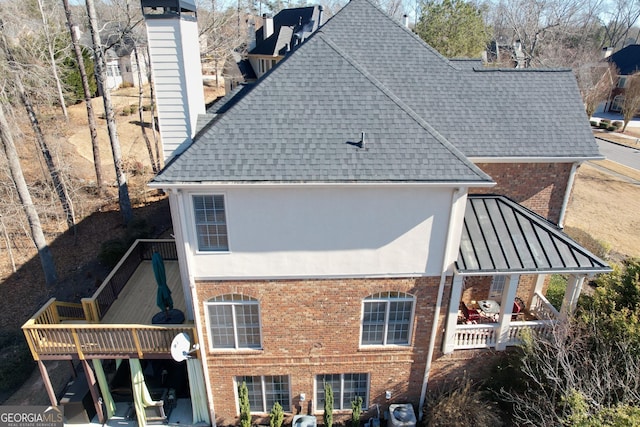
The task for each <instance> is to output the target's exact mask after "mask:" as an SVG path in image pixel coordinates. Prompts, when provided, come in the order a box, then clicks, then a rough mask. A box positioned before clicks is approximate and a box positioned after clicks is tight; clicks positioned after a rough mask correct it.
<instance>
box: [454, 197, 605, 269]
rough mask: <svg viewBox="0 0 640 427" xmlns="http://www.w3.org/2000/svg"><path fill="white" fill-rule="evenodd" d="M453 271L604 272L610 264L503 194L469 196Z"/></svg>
mask: <svg viewBox="0 0 640 427" xmlns="http://www.w3.org/2000/svg"><path fill="white" fill-rule="evenodd" d="M456 267H457V270H458V272H459V274H463V275H464V274H466V275H473V274H476V275H477V274H496V273H498V274H500V273H502V274H508V273H518V274H521V273H584V274H593V273H605V272H609V271H611V267H609V265H607V264H606V263H605V262H604V261H602V260H601V259H599V258H598V257H597V256H595V255H593V254H592V253H590V252H589V251H588V250H586V249H585V248H583V247H582V246H580V245H579V244H578V243H576V242H575V241H573V240H572V239H571V238H570V237H569V236H567V235H566V234H564V233H563V232H561V231H560V230H559V229H558V228H557V227H556V226H555V225H554V224H552V223H550V222H549V221H547V220H546V219H544V218H542V217H541V216H539V215H537V214H535V213H534V212H532V211H530V210H528V209H526V208H524V207H523V206H521V205H519V204H518V203H515V202H514V201H512V200H510V199H508V198H506V197H503V196H485V195H482V196H480V195H478V196H469V198H468V199H467V208H466V211H465V215H464V228H463V230H462V239H461V241H460V252H459V253H458V261H457V262H456Z"/></svg>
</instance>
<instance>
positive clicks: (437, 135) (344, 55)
mask: <svg viewBox="0 0 640 427" xmlns="http://www.w3.org/2000/svg"><path fill="white" fill-rule="evenodd" d="M364 1H368V0H364ZM316 34H317V38H319V39H320V40H322V41H324V42H325V43H326V44H327V45H328V46H329V47H331V49H333V50H334V51H335V52H336V53H337V54H338V55H340V56H341V57H342V58H343V59H344V60H345V61H347V62H348V63H349V64H351V66H353V67H354V68H355V69H356V70H357V71H358V72H359V73H360V74H362V75H363V76H364V77H365V78H366V79H367V80H369V81H370V82H371V83H372V84H373V85H374V86H375V87H376V88H378V90H380V91H381V92H382V93H384V94H385V95H386V96H387V97H388V98H389V99H390V100H391V101H392V102H393V103H394V104H396V105H397V106H398V107H400V109H401V110H402V111H404V112H405V113H406V114H407V115H408V116H409V117H411V118H412V119H413V120H414V121H415V122H416V123H418V125H420V126H421V127H422V128H423V129H424V130H426V131H427V132H429V133H430V134H431V135H432V136H433V137H434V138H435V139H436V140H437V141H438V142H439V143H440V144H442V145H443V146H444V147H445V148H446V149H447V150H448V151H449V152H451V154H453V155H454V156H456V157H457V158H458V159H459V160H460V161H462V162H463V163H464V164H465V165H467V167H469V168H470V169H471V170H472V171H474V172H475V173H476V174H478V175H479V176H480V177H484V178H486V179H488V180H489V181H493V179H491V177H490V176H489V175H487V174H486V173H485V172H483V171H482V170H481V169H480V168H479V167H477V166H476V165H475V164H473V163H472V162H471V161H470V160H469V158H467V156H465V155H464V154H463V153H462V151H460V150H458V149H457V148H456V147H455V146H454V145H453V144H452V143H451V142H449V141H448V140H447V139H446V138H445V137H444V136H442V134H441V133H440V132H438V131H437V130H436V129H435V128H434V127H433V126H431V125H430V124H429V123H428V122H427V121H426V120H425V119H423V118H422V117H421V116H420V115H419V114H418V113H416V112H415V111H414V110H413V109H412V108H411V107H409V105H407V104H406V103H405V102H404V101H402V99H400V98H399V97H398V96H397V95H396V94H394V93H393V92H392V91H391V90H390V89H389V88H387V87H386V86H385V85H384V84H382V82H380V81H379V80H378V79H376V78H375V77H374V76H373V75H372V74H370V73H369V72H368V71H367V70H365V69H364V67H362V66H361V65H360V64H359V63H358V62H357V61H356V60H355V59H353V58H351V57H350V56H349V55H348V54H347V53H346V52H344V51H343V50H342V49H340V47H339V46H338V45H336V44H335V43H334V42H333V41H332V40H331V39H330V37H329V36H327V35H326V34H324V33H323V32H322V31H321V30H318V31H317V32H316Z"/></svg>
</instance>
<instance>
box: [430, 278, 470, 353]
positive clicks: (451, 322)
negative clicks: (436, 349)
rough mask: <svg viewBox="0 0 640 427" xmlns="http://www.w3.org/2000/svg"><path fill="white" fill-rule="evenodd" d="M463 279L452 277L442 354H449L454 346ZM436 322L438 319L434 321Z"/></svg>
mask: <svg viewBox="0 0 640 427" xmlns="http://www.w3.org/2000/svg"><path fill="white" fill-rule="evenodd" d="M463 281H464V277H463V276H460V275H458V274H454V275H453V283H452V284H451V298H449V313H447V320H446V322H445V329H444V340H443V343H442V352H443V353H444V354H448V353H451V352H452V351H453V350H455V346H456V340H455V338H456V325H457V324H458V307H459V306H460V297H461V296H462V282H463ZM433 321H434V322H437V321H438V319H434V320H433Z"/></svg>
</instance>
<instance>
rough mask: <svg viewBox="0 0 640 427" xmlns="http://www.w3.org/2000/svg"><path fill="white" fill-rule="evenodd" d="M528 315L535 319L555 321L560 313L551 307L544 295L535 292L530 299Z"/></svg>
mask: <svg viewBox="0 0 640 427" xmlns="http://www.w3.org/2000/svg"><path fill="white" fill-rule="evenodd" d="M529 313H531V314H533V315H534V316H535V317H536V318H537V319H541V320H556V319H559V318H560V313H558V310H556V309H555V307H554V306H552V305H551V303H550V302H549V300H547V299H546V298H545V296H544V295H542V294H540V293H538V292H536V293H535V294H533V298H532V299H531V307H530V308H529Z"/></svg>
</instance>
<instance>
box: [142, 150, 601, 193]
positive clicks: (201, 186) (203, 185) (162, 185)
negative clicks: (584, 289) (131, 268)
mask: <svg viewBox="0 0 640 427" xmlns="http://www.w3.org/2000/svg"><path fill="white" fill-rule="evenodd" d="M602 158H604V157H602ZM599 159H601V158H597V159H595V160H599ZM565 163H569V162H565ZM147 185H148V186H149V187H151V188H158V189H161V190H164V189H173V188H179V189H185V190H189V189H197V190H198V191H207V190H208V189H209V188H220V187H225V188H229V187H233V188H255V187H263V188H281V187H320V188H322V187H326V188H334V187H444V188H460V187H493V186H495V185H496V183H495V182H494V181H461V182H454V181H452V182H443V181H433V182H407V181H399V182H389V181H384V182H371V181H364V182H363V181H358V182H269V181H254V182H246V181H245V182H235V181H209V182H173V183H167V182H150V183H148V184H147Z"/></svg>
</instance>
